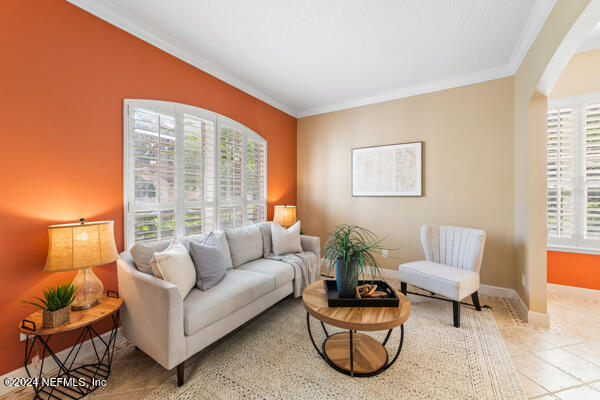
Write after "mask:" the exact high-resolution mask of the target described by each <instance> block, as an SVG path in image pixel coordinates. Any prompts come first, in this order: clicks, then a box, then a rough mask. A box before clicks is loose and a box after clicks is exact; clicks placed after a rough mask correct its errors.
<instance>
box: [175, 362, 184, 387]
mask: <svg viewBox="0 0 600 400" xmlns="http://www.w3.org/2000/svg"><path fill="white" fill-rule="evenodd" d="M184 370H185V361H182V362H181V364H179V365H178V366H177V386H183V372H184Z"/></svg>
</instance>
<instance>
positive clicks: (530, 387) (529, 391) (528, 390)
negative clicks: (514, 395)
mask: <svg viewBox="0 0 600 400" xmlns="http://www.w3.org/2000/svg"><path fill="white" fill-rule="evenodd" d="M517 373H518V374H519V379H520V380H521V384H522V385H523V389H525V394H526V395H527V397H536V396H542V395H544V394H549V393H548V391H547V390H546V389H544V388H543V387H541V386H540V385H538V384H537V383H535V382H534V381H532V380H531V379H529V378H528V377H526V376H525V375H523V374H522V373H520V372H517Z"/></svg>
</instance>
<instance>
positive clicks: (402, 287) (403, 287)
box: [400, 282, 406, 296]
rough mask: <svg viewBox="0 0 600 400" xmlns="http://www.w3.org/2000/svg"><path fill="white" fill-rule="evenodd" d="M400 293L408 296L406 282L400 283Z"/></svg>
mask: <svg viewBox="0 0 600 400" xmlns="http://www.w3.org/2000/svg"><path fill="white" fill-rule="evenodd" d="M400 291H401V292H402V294H403V295H405V296H406V282H400Z"/></svg>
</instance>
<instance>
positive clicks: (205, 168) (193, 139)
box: [183, 113, 215, 236]
mask: <svg viewBox="0 0 600 400" xmlns="http://www.w3.org/2000/svg"><path fill="white" fill-rule="evenodd" d="M183 134H184V140H183V144H184V168H183V175H184V178H183V181H184V195H183V199H184V200H183V207H184V209H185V211H184V217H183V219H184V226H185V227H184V232H183V233H184V235H186V236H187V235H193V234H200V233H207V232H210V231H212V230H213V229H214V222H215V208H214V207H215V203H214V197H215V193H214V191H215V190H214V185H215V184H214V181H215V157H214V152H215V123H214V121H211V120H209V119H206V118H202V117H200V116H197V115H194V114H191V113H184V114H183Z"/></svg>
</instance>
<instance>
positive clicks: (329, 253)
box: [322, 225, 384, 298]
mask: <svg viewBox="0 0 600 400" xmlns="http://www.w3.org/2000/svg"><path fill="white" fill-rule="evenodd" d="M383 249H384V247H383V246H381V240H379V239H378V238H377V236H376V235H375V234H374V233H373V232H371V231H369V230H368V229H365V228H361V227H360V226H356V225H339V226H337V227H336V229H335V231H334V232H333V233H332V234H331V237H330V238H329V240H327V243H325V245H324V246H323V249H322V252H323V257H324V258H325V259H326V260H327V263H328V264H329V270H330V271H331V270H332V269H333V268H335V280H336V286H337V290H338V294H339V296H340V297H343V298H352V297H354V296H355V293H356V291H355V288H356V286H357V285H358V280H359V277H360V276H361V275H362V276H363V278H364V275H365V272H366V271H368V272H370V275H371V278H374V277H376V276H381V272H380V271H379V263H378V262H377V260H376V259H375V257H374V256H373V252H378V251H380V250H383Z"/></svg>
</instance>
